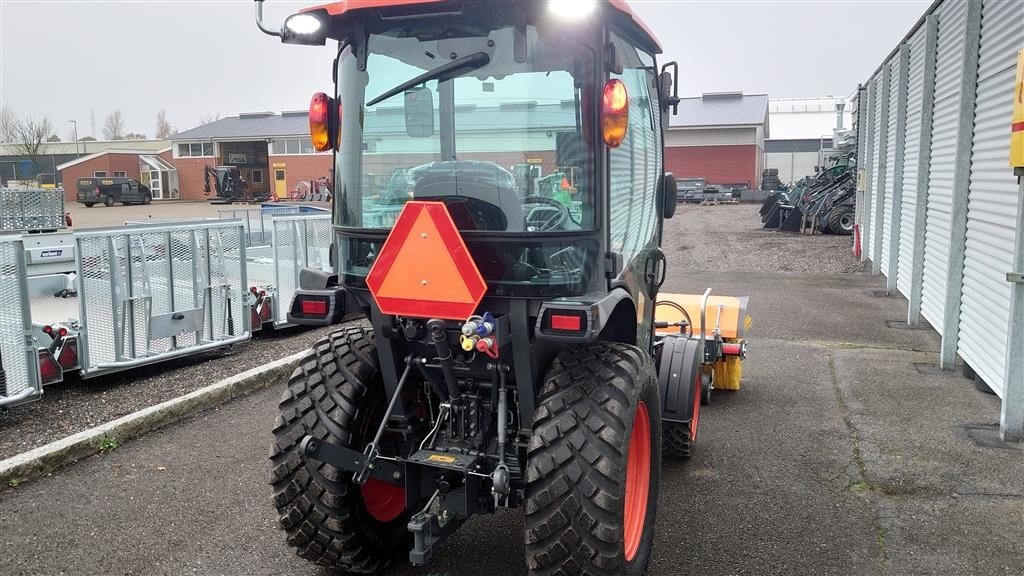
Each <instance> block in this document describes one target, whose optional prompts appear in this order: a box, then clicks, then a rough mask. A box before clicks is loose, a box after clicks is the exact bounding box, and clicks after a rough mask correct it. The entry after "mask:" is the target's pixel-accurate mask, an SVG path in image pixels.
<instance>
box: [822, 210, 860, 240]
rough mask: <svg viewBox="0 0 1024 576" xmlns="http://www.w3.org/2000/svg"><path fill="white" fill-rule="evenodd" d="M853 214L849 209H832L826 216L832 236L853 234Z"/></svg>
mask: <svg viewBox="0 0 1024 576" xmlns="http://www.w3.org/2000/svg"><path fill="white" fill-rule="evenodd" d="M853 225H854V214H853V209H852V208H849V207H845V206H843V207H837V208H834V209H833V210H832V211H831V212H829V214H828V227H829V229H830V230H831V231H832V233H833V234H838V235H840V236H850V235H851V234H853Z"/></svg>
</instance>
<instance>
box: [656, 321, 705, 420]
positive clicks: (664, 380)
mask: <svg viewBox="0 0 1024 576" xmlns="http://www.w3.org/2000/svg"><path fill="white" fill-rule="evenodd" d="M657 361H658V387H659V389H660V390H661V419H662V421H664V422H678V423H681V424H689V422H690V419H691V418H693V405H694V402H696V401H697V398H696V397H695V395H696V393H697V387H698V384H697V382H698V379H699V377H700V366H701V358H700V340H699V339H697V338H687V337H685V336H666V337H664V338H663V339H662V340H661V346H660V351H659V356H658V358H657Z"/></svg>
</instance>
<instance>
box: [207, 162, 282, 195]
mask: <svg viewBox="0 0 1024 576" xmlns="http://www.w3.org/2000/svg"><path fill="white" fill-rule="evenodd" d="M211 180H212V181H213V185H212V186H211V184H210V183H211ZM210 192H216V194H215V195H214V196H212V197H211V198H210V204H232V203H235V202H246V203H252V202H266V201H267V200H269V199H270V197H269V196H262V197H254V196H253V195H252V192H251V191H250V190H249V183H248V182H246V181H245V180H244V179H243V178H242V173H241V171H240V170H239V169H238V166H217V167H216V168H213V167H210V166H209V165H207V166H203V193H204V194H206V195H207V196H210Z"/></svg>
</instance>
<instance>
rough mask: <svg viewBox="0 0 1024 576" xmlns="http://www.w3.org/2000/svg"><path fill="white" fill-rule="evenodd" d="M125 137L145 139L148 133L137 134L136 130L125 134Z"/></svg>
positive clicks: (127, 138)
mask: <svg viewBox="0 0 1024 576" xmlns="http://www.w3.org/2000/svg"><path fill="white" fill-rule="evenodd" d="M124 139H125V140H145V139H146V135H145V134H137V133H135V132H129V133H127V134H125V135H124Z"/></svg>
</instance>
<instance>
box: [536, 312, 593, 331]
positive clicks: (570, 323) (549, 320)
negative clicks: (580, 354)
mask: <svg viewBox="0 0 1024 576" xmlns="http://www.w3.org/2000/svg"><path fill="white" fill-rule="evenodd" d="M589 327H590V326H589V321H588V320H587V316H586V312H584V311H582V310H558V309H554V310H546V311H545V312H544V316H543V324H542V331H543V332H545V333H547V334H551V335H553V336H579V335H581V334H583V333H585V332H586V331H587V329H588V328H589Z"/></svg>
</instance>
